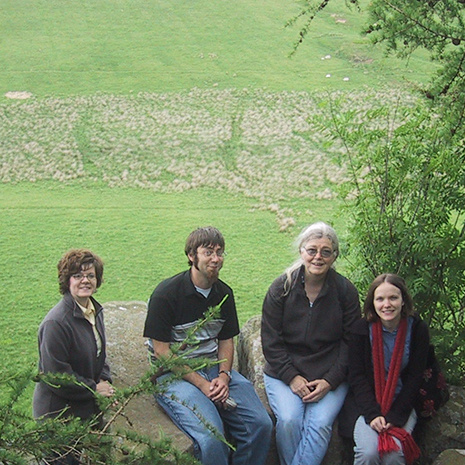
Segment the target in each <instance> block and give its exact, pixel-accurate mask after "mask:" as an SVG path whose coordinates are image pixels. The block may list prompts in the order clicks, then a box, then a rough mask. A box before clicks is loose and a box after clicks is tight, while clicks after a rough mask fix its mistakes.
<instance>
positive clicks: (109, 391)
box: [96, 381, 115, 397]
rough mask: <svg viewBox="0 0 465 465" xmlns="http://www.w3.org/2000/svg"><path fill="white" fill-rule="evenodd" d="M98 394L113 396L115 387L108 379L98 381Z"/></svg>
mask: <svg viewBox="0 0 465 465" xmlns="http://www.w3.org/2000/svg"><path fill="white" fill-rule="evenodd" d="M96 391H97V394H100V395H101V396H104V397H112V396H113V395H114V394H115V388H114V387H113V386H112V385H111V384H110V383H109V382H108V381H100V382H99V383H97V388H96Z"/></svg>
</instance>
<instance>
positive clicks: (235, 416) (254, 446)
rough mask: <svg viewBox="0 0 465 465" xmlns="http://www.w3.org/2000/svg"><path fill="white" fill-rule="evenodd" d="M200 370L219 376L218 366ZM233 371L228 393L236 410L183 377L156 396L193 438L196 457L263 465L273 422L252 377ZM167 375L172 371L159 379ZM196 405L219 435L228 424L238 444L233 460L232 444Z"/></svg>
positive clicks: (211, 463)
mask: <svg viewBox="0 0 465 465" xmlns="http://www.w3.org/2000/svg"><path fill="white" fill-rule="evenodd" d="M197 373H198V374H199V375H201V376H203V377H204V378H205V379H207V380H209V381H211V380H212V379H214V378H216V377H217V376H218V367H217V366H214V367H211V368H209V369H205V370H200V371H198V372H197ZM231 374H232V378H231V380H230V383H229V393H230V396H231V397H232V398H233V399H234V400H235V401H236V403H237V408H236V409H234V410H225V409H223V408H217V407H216V406H215V404H214V403H213V402H212V401H211V400H210V399H209V398H208V397H207V396H205V395H204V394H203V393H202V391H200V389H198V388H197V387H195V386H194V385H193V384H191V383H189V382H187V381H184V380H180V381H176V382H174V383H172V384H170V385H169V386H168V391H167V392H166V393H165V394H163V395H158V396H155V398H156V400H157V402H158V403H159V404H160V405H161V407H163V409H164V410H165V411H166V413H167V414H168V415H169V416H170V418H171V419H172V420H173V422H174V423H175V424H176V425H177V426H178V428H180V429H181V430H182V431H184V432H185V433H186V434H187V435H188V436H190V437H191V438H192V440H193V442H194V450H195V457H196V458H197V459H198V460H199V461H200V462H202V463H203V464H204V465H228V463H231V464H233V465H264V464H265V462H266V458H267V455H268V450H269V447H270V441H271V431H272V428H273V423H272V421H271V418H270V416H269V415H268V413H267V411H266V410H265V407H264V406H263V404H262V403H261V401H260V399H259V398H258V396H257V393H256V392H255V390H254V388H253V386H252V384H251V383H250V381H248V380H247V379H246V378H244V377H243V376H242V375H241V374H239V373H238V372H237V371H234V370H233V371H232V373H231ZM166 376H169V375H164V376H163V377H161V378H160V381H161V380H162V379H163V378H164V377H166ZM172 396H174V398H172ZM194 408H195V410H196V411H197V412H198V414H199V416H201V417H202V418H203V419H204V420H205V421H206V422H207V423H208V424H209V425H212V426H213V427H214V428H215V429H216V431H217V433H219V434H220V435H223V436H224V433H225V427H226V430H227V433H228V437H231V438H232V442H233V444H234V445H235V446H236V450H235V451H234V452H233V453H232V457H231V462H229V455H230V451H229V447H228V446H226V444H224V443H223V442H222V441H220V440H219V439H218V438H216V437H215V435H214V434H212V433H211V432H210V431H209V430H208V428H207V427H206V426H205V424H204V422H202V421H201V420H200V418H199V416H198V415H196V414H195V413H194V412H193V410H192V409H194Z"/></svg>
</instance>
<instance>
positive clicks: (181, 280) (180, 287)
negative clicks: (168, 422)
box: [144, 227, 272, 465]
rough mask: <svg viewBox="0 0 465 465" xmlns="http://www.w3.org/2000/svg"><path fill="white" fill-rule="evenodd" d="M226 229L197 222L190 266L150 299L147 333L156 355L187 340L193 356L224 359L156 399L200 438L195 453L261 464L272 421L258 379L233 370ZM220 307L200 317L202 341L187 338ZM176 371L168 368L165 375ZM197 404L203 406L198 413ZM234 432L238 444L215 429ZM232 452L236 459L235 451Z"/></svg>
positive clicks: (188, 249)
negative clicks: (252, 380)
mask: <svg viewBox="0 0 465 465" xmlns="http://www.w3.org/2000/svg"><path fill="white" fill-rule="evenodd" d="M224 247H225V243H224V238H223V235H222V234H221V233H220V231H218V229H216V228H213V227H204V228H198V229H196V230H195V231H193V232H192V233H191V234H190V235H189V237H188V238H187V241H186V246H185V250H184V251H185V254H186V256H187V258H188V264H189V267H190V268H189V269H188V270H186V271H184V272H181V273H179V274H177V275H175V276H173V277H171V278H168V279H166V280H165V281H163V282H161V283H160V284H159V285H158V286H157V287H156V289H155V290H154V292H153V294H152V296H151V297H150V300H149V304H148V313H147V318H146V321H145V328H144V336H145V337H147V338H149V347H150V348H151V351H152V353H153V357H155V358H163V357H169V356H170V355H171V354H172V352H171V345H172V344H175V343H180V344H181V354H183V355H184V356H185V357H188V358H197V357H202V358H208V359H211V360H213V361H219V363H217V364H214V365H213V366H211V367H207V368H204V369H201V370H198V371H191V372H188V373H186V374H184V375H183V377H182V379H181V380H178V381H174V382H173V383H171V384H170V385H169V386H168V390H167V392H165V393H164V394H163V395H156V400H157V401H158V403H159V404H160V405H161V406H162V408H163V409H164V410H165V411H166V412H167V413H168V415H169V416H170V417H171V418H172V420H173V421H174V422H175V423H176V424H177V426H178V427H179V428H180V429H182V430H183V431H184V432H185V433H186V434H187V435H188V436H189V437H191V438H192V440H193V441H194V449H195V455H196V458H197V459H199V460H200V461H201V462H202V463H203V464H205V465H228V463H232V464H233V465H247V464H249V465H261V464H264V463H265V462H266V457H267V454H268V449H269V444H270V437H271V430H272V422H271V419H270V417H269V415H268V413H267V412H266V410H265V408H264V407H263V405H262V403H261V401H260V399H259V398H258V396H257V394H256V393H255V390H254V388H253V386H252V384H251V383H250V382H249V381H248V380H246V379H245V378H244V377H243V376H242V375H240V374H239V373H238V372H236V371H234V370H232V363H233V355H234V341H233V338H234V336H236V335H237V334H238V333H239V323H238V319H237V312H236V306H235V302H234V295H233V291H232V289H231V288H230V287H229V286H228V285H227V284H226V283H224V282H223V281H221V280H220V279H219V272H220V270H221V268H222V266H223V262H224V258H225V256H226V252H225V251H224ZM220 304H221V308H220V310H219V314H218V315H216V316H214V317H213V318H212V319H210V320H209V321H207V322H206V324H203V325H201V326H200V327H199V328H198V329H197V330H196V333H195V336H196V344H195V345H192V344H187V343H185V340H186V337H187V336H188V334H189V331H190V330H192V329H193V328H196V327H197V326H198V325H199V322H200V321H201V320H202V319H203V318H204V317H205V315H206V314H207V312H208V311H209V309H210V308H213V307H216V306H218V305H220ZM166 376H170V374H169V373H168V374H165V375H163V376H162V378H163V377H166ZM196 412H198V413H196ZM210 425H211V426H213V427H214V428H215V429H216V432H217V433H219V434H220V435H224V432H225V430H226V431H227V433H228V437H231V438H232V442H233V443H234V444H235V447H236V450H235V451H234V452H230V450H229V448H228V446H227V445H226V444H225V443H224V442H222V441H221V440H220V439H218V437H217V436H216V435H215V434H214V433H212V432H211V431H210V430H209V428H208V426H210ZM230 454H231V462H229V455H230Z"/></svg>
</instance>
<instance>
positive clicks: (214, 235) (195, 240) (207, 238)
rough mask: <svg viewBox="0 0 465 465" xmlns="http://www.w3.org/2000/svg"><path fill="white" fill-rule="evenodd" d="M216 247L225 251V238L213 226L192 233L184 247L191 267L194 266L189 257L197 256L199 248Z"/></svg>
mask: <svg viewBox="0 0 465 465" xmlns="http://www.w3.org/2000/svg"><path fill="white" fill-rule="evenodd" d="M216 245H218V246H220V247H221V248H222V249H224V237H223V235H222V234H221V233H220V231H219V230H218V229H216V228H214V227H213V226H205V227H203V228H197V229H195V230H194V231H192V232H191V233H190V234H189V236H188V238H187V240H186V246H185V247H184V252H185V254H186V256H187V259H188V264H189V266H192V265H193V264H194V263H193V262H192V260H191V259H190V258H189V255H194V256H196V255H197V249H198V248H199V247H211V246H216Z"/></svg>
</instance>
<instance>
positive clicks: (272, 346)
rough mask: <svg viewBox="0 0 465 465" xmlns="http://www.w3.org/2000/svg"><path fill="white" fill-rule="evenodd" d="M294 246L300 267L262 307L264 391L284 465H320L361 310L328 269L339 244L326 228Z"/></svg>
mask: <svg viewBox="0 0 465 465" xmlns="http://www.w3.org/2000/svg"><path fill="white" fill-rule="evenodd" d="M297 246H298V251H299V258H298V260H297V261H296V262H295V263H294V264H292V265H291V266H290V267H289V268H288V269H287V270H286V271H285V272H284V273H283V274H282V275H281V276H280V277H278V278H277V279H276V280H275V281H274V282H273V284H272V285H271V287H270V288H269V290H268V293H267V295H266V297H265V300H264V303H263V314H262V333H261V334H262V345H263V352H264V354H265V359H266V365H265V387H266V392H267V395H268V400H269V403H270V406H271V408H272V410H273V412H274V414H275V415H276V419H277V424H276V441H277V447H278V453H279V457H280V461H281V465H291V464H292V465H297V464H301V463H305V464H306V465H319V464H320V463H321V462H322V460H323V458H324V456H325V454H326V450H327V447H328V444H329V441H330V439H331V432H332V424H333V422H334V420H335V418H336V416H337V414H338V413H339V410H340V409H341V407H342V404H343V403H344V399H345V396H346V394H347V389H348V386H347V382H346V376H347V357H348V349H347V342H348V333H349V329H350V328H351V326H352V325H353V323H354V322H355V321H357V320H358V319H359V318H360V303H359V296H358V292H357V290H356V288H355V287H354V285H353V284H352V283H351V282H350V281H349V280H348V279H346V278H344V277H343V276H341V275H340V274H339V273H337V272H336V271H335V270H334V268H333V264H334V262H335V260H336V258H337V256H338V255H339V241H338V238H337V235H336V232H335V231H334V229H333V228H332V227H331V226H329V225H327V224H326V223H323V222H318V223H315V224H312V225H310V226H308V227H307V228H305V229H304V230H303V231H302V233H301V234H300V235H299V237H298V238H297Z"/></svg>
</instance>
